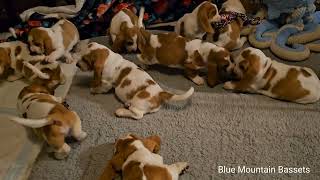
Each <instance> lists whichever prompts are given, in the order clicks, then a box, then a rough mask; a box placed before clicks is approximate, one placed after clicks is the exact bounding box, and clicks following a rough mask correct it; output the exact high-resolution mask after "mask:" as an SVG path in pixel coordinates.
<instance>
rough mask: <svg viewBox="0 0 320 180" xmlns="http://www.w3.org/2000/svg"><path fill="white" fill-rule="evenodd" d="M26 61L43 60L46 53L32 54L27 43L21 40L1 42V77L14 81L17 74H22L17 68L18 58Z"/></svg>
mask: <svg viewBox="0 0 320 180" xmlns="http://www.w3.org/2000/svg"><path fill="white" fill-rule="evenodd" d="M21 57H23V58H24V60H25V61H34V62H37V61H42V60H44V58H45V56H44V55H36V56H32V55H30V51H29V49H28V46H27V44H25V43H23V42H21V41H12V42H4V43H0V77H1V78H7V79H8V80H9V81H14V80H15V79H16V76H21V71H19V70H17V61H18V59H21Z"/></svg>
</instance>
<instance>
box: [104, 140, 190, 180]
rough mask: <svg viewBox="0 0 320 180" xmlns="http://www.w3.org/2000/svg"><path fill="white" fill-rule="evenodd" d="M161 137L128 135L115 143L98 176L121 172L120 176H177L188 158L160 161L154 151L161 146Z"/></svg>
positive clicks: (164, 179)
mask: <svg viewBox="0 0 320 180" xmlns="http://www.w3.org/2000/svg"><path fill="white" fill-rule="evenodd" d="M160 141H161V140H160V137H158V136H149V137H147V138H140V137H137V136H135V135H128V136H127V137H125V138H120V139H118V140H117V141H116V143H115V153H114V155H113V157H112V159H111V160H110V161H109V162H108V164H107V166H106V167H105V169H104V171H103V173H102V175H101V176H100V180H112V179H115V178H116V177H117V175H118V173H121V175H122V179H123V180H130V179H144V180H157V179H159V180H160V179H161V180H178V178H179V175H180V174H182V173H183V171H184V170H185V169H187V168H188V163H187V162H177V163H174V164H171V165H167V164H164V163H163V158H162V157H161V156H160V155H159V154H156V153H157V152H158V151H159V150H160Z"/></svg>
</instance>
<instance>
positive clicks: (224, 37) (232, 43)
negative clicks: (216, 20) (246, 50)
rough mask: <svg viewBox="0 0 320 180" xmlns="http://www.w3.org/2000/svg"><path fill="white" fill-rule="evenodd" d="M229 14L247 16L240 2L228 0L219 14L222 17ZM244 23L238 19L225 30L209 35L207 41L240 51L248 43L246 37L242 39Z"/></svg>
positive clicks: (238, 0)
mask: <svg viewBox="0 0 320 180" xmlns="http://www.w3.org/2000/svg"><path fill="white" fill-rule="evenodd" d="M228 12H237V13H242V14H246V10H245V9H244V7H243V5H242V3H241V1H240V0H227V1H226V2H225V3H223V4H222V8H221V10H220V12H219V13H220V15H221V16H222V14H224V13H226V14H227V13H228ZM243 23H244V22H243V20H242V19H241V18H237V19H236V20H234V21H232V22H231V23H230V24H228V25H227V26H225V27H224V28H222V29H220V30H216V32H215V33H214V34H211V35H210V34H209V33H208V36H207V39H206V40H208V41H209V42H212V43H214V44H216V45H217V46H220V47H224V48H226V49H228V50H230V51H231V50H236V49H239V48H241V47H242V46H243V44H244V43H245V42H246V41H247V38H246V37H240V33H241V30H242V28H243Z"/></svg>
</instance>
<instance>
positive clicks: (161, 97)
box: [149, 91, 173, 109]
mask: <svg viewBox="0 0 320 180" xmlns="http://www.w3.org/2000/svg"><path fill="white" fill-rule="evenodd" d="M172 96H173V94H171V93H168V92H165V91H162V92H159V94H158V95H156V96H153V97H152V98H151V99H150V100H149V102H150V103H151V105H152V106H151V109H156V108H158V107H159V106H160V105H161V104H163V103H164V102H166V101H167V100H169V99H170V98H171V97H172Z"/></svg>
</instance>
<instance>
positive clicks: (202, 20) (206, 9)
mask: <svg viewBox="0 0 320 180" xmlns="http://www.w3.org/2000/svg"><path fill="white" fill-rule="evenodd" d="M214 11H216V9H215V8H214V6H212V5H210V4H208V3H205V4H203V5H202V6H201V7H200V8H199V10H198V23H199V25H200V27H201V28H202V29H203V30H204V31H205V32H207V33H214V29H213V28H212V26H211V23H210V18H212V17H211V16H212V14H214ZM215 13H218V12H215Z"/></svg>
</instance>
